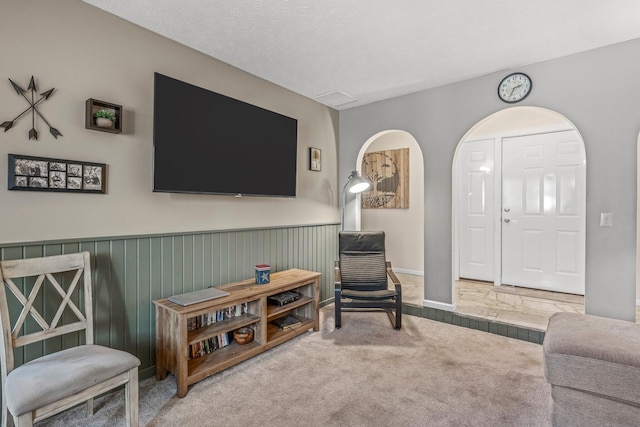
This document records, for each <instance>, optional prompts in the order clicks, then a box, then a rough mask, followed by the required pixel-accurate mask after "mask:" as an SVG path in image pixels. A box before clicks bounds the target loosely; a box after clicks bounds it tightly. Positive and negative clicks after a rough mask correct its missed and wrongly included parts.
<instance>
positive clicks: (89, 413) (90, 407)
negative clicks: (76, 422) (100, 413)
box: [86, 397, 93, 417]
mask: <svg viewBox="0 0 640 427" xmlns="http://www.w3.org/2000/svg"><path fill="white" fill-rule="evenodd" d="M86 403H87V417H93V397H92V398H91V399H89V400H87V402H86Z"/></svg>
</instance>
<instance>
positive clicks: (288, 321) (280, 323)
mask: <svg viewBox="0 0 640 427" xmlns="http://www.w3.org/2000/svg"><path fill="white" fill-rule="evenodd" d="M273 324H274V325H276V326H277V327H278V328H280V329H288V328H294V327H296V326H299V325H301V324H302V321H300V319H298V318H297V317H295V316H291V315H289V316H285V317H280V318H278V319H276V320H274V321H273Z"/></svg>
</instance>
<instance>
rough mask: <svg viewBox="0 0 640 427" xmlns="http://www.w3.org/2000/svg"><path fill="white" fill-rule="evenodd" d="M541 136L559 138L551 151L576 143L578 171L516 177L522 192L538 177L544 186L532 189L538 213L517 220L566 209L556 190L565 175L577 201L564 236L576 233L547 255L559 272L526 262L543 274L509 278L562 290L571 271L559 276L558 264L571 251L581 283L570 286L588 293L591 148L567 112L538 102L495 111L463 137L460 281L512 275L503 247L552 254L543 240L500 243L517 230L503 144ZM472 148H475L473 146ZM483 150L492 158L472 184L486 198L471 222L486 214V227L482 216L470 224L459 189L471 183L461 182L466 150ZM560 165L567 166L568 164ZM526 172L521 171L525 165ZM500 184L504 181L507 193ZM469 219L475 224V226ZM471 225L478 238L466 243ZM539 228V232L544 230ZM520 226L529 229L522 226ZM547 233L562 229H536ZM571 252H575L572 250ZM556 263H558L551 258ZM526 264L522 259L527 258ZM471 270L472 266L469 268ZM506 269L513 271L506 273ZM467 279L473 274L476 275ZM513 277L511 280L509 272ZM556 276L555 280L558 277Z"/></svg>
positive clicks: (457, 242) (459, 154)
mask: <svg viewBox="0 0 640 427" xmlns="http://www.w3.org/2000/svg"><path fill="white" fill-rule="evenodd" d="M569 137H571V138H572V139H571V141H570V144H569V143H567V144H565V143H564V140H562V138H569ZM543 138H547V139H553V140H554V141H555V142H553V141H552V142H551V145H549V146H550V147H552V148H553V149H554V150H555V147H556V146H562V150H565V148H567V147H569V145H571V149H572V150H575V153H573V152H572V155H573V154H575V155H573V157H572V158H571V162H573V163H572V166H575V167H574V168H573V169H572V170H571V172H572V173H574V172H575V174H574V175H572V176H571V177H564V176H560V169H559V167H557V166H551V167H550V169H549V170H548V172H544V173H543V172H542V171H543V169H539V171H534V172H532V177H533V179H532V180H529V178H528V177H526V180H525V176H524V175H522V182H523V183H524V184H522V183H520V181H517V180H516V181H515V185H516V187H515V188H518V187H521V188H523V190H520V189H518V191H525V190H524V188H525V187H527V186H528V185H529V183H530V182H533V183H534V184H535V185H534V187H535V186H538V185H539V188H537V189H539V190H540V191H544V192H545V193H544V194H542V193H540V194H538V195H535V196H534V200H536V203H537V201H540V204H539V208H540V211H539V212H534V213H533V214H529V215H524V217H523V216H521V217H518V218H520V219H519V220H520V221H522V222H523V223H524V221H527V219H526V218H534V215H535V214H539V215H540V216H547V215H556V214H557V213H558V212H560V211H561V209H564V207H563V206H564V205H562V203H561V200H560V199H558V204H557V205H556V197H558V198H559V197H560V194H561V191H564V190H563V187H562V186H563V185H565V183H566V182H571V183H572V184H573V187H574V188H575V193H573V195H575V197H574V199H575V200H574V201H573V202H574V203H573V205H572V207H571V209H573V210H572V212H571V213H570V216H572V218H575V221H574V225H573V227H574V228H572V229H571V233H568V232H564V234H562V235H563V236H570V237H569V238H570V240H571V243H570V245H567V246H565V247H560V246H557V247H558V248H559V249H557V250H555V252H554V254H555V255H553V256H555V259H550V262H549V263H548V264H549V270H552V269H554V268H555V270H556V271H555V272H554V271H552V272H551V273H548V272H546V273H545V272H544V271H542V269H543V267H539V266H537V265H536V266H533V267H531V266H526V265H525V266H523V267H521V269H522V270H525V269H529V270H531V271H534V270H536V269H537V268H540V271H541V272H542V273H541V274H540V275H539V276H536V277H540V278H543V279H538V280H536V279H532V280H530V281H529V282H527V280H529V279H528V278H525V277H524V276H521V277H520V279H521V280H522V283H510V284H515V285H519V286H525V287H532V288H536V289H548V290H559V289H562V286H559V285H558V284H559V283H560V282H561V281H562V280H565V277H568V276H569V275H567V274H564V272H563V274H564V276H562V277H560V276H558V275H556V276H554V275H553V274H554V273H557V272H558V271H559V270H560V269H559V268H558V267H557V265H558V263H559V262H565V261H567V260H568V259H569V258H571V261H570V262H571V263H572V268H573V269H574V270H575V271H571V272H569V273H572V274H573V273H575V278H574V279H575V280H574V282H575V283H576V285H575V286H574V287H572V288H568V289H571V290H569V291H568V292H569V293H577V294H580V293H581V292H582V293H584V270H585V268H584V262H585V256H584V251H585V247H586V242H585V236H586V232H585V209H586V202H585V194H586V179H585V177H586V154H585V151H584V142H583V140H582V137H581V136H580V134H579V132H578V131H577V129H576V127H575V126H574V125H573V123H571V122H570V121H569V120H568V119H567V118H566V117H564V116H563V115H562V114H559V113H557V112H555V111H551V110H547V109H544V108H539V107H511V108H507V109H505V110H501V111H498V112H496V113H494V114H492V115H490V116H488V117H486V118H485V119H483V120H481V121H480V122H478V123H477V124H476V125H475V126H473V127H472V128H471V129H470V130H469V131H468V132H467V133H466V134H465V136H464V137H463V138H462V139H461V140H460V142H459V144H458V147H457V149H456V154H455V156H454V161H453V192H454V194H453V201H454V202H453V205H454V206H453V219H454V220H453V227H454V230H453V251H454V253H453V257H452V258H453V262H454V266H453V269H454V278H455V279H456V280H457V279H460V278H461V277H462V276H467V275H478V276H481V277H476V278H475V279H478V280H484V281H491V282H494V284H495V285H501V284H502V283H503V276H505V274H507V273H505V272H506V271H507V267H510V265H509V264H507V263H509V262H511V258H509V256H505V254H506V255H509V254H511V253H518V254H519V253H520V252H522V253H523V254H524V253H526V252H530V253H533V254H534V255H535V256H534V257H530V258H529V260H531V259H533V258H535V257H536V256H538V255H540V256H539V257H540V258H544V257H548V258H549V257H550V256H549V255H548V254H547V253H546V252H545V251H543V250H541V248H543V246H542V244H541V245H540V246H539V247H534V248H533V250H531V249H528V248H526V247H524V249H523V247H519V248H518V249H517V250H515V251H514V250H513V249H511V250H504V248H503V245H507V244H508V243H507V242H509V241H508V240H507V239H506V237H505V236H508V235H509V233H512V229H511V228H510V227H512V226H513V223H512V224H511V225H508V224H506V223H508V222H510V221H512V219H511V217H512V215H515V212H510V210H511V206H508V202H507V201H508V200H509V197H508V193H507V192H508V191H512V190H511V189H512V188H514V187H513V185H514V184H513V179H511V180H510V181H509V182H510V184H503V167H506V164H507V160H505V162H504V164H503V158H502V157H503V153H504V154H506V153H507V151H506V150H505V151H504V152H503V143H507V142H509V144H513V143H514V142H512V141H520V140H535V144H539V143H538V141H539V140H541V139H543ZM558 139H559V140H558ZM556 140H557V141H556ZM482 144H484V145H482ZM481 145H482V146H483V147H485V148H486V150H485V151H484V152H482V153H481V151H482V150H478V149H476V147H479V146H481ZM468 147H474V148H473V149H469V148H468ZM505 147H509V150H511V149H512V148H511V147H512V145H506V146H505ZM545 150H546V148H545V149H543V145H542V144H541V143H540V150H539V153H543V152H546V151H545ZM548 151H551V150H548ZM552 152H553V154H551V155H548V156H547V157H549V156H551V157H552V158H553V159H556V158H563V157H565V151H562V152H560V151H558V152H556V151H552ZM485 154H486V155H487V156H489V157H491V161H490V162H488V163H486V164H485V165H484V166H483V167H481V168H480V169H479V170H477V171H476V172H478V173H476V174H475V176H476V177H479V178H478V179H479V180H478V182H477V183H474V185H476V186H477V189H478V190H477V191H476V193H477V194H481V196H482V198H481V199H478V201H479V202H481V203H482V205H481V208H482V209H481V210H482V212H473V214H474V215H469V217H474V218H473V220H474V221H475V218H477V217H482V216H483V215H485V216H486V218H484V219H482V221H484V224H488V226H487V227H485V228H483V227H482V226H481V225H478V224H480V223H479V222H478V223H473V224H471V223H470V222H469V221H466V222H465V219H464V218H463V217H464V215H465V213H464V212H463V211H464V209H465V207H464V206H463V205H464V203H463V201H462V200H463V199H462V196H461V194H462V193H461V192H460V190H459V189H460V188H461V187H462V185H463V184H465V185H466V183H463V182H462V181H463V180H462V178H461V171H462V169H463V168H464V167H465V166H463V165H464V163H463V157H464V158H468V156H470V155H473V156H475V158H476V160H478V159H479V160H482V156H484V155H485ZM464 161H467V160H464ZM509 161H510V160H509ZM552 163H553V162H552ZM562 167H564V165H563V166H562ZM553 168H555V169H553ZM530 170H532V171H533V169H530ZM563 170H565V171H568V170H569V168H565V169H563ZM522 173H523V174H524V173H528V172H522ZM469 176H471V175H469ZM506 177H507V174H506V172H505V177H504V178H505V179H506ZM527 180H529V181H527ZM548 180H551V181H548ZM571 180H573V181H571ZM505 182H506V181H505ZM549 182H550V183H549ZM503 186H504V188H505V190H504V191H505V193H504V194H503ZM532 188H533V187H532ZM549 189H551V191H552V193H551V196H549V193H547V191H549ZM465 191H467V190H465ZM465 194H466V193H465ZM469 194H471V193H469ZM522 197H523V196H522V194H518V198H522ZM548 197H552V199H550V200H551V203H550V204H548V200H547V198H548ZM525 203H526V201H525ZM478 206H480V205H478ZM520 210H521V211H522V207H520ZM560 213H562V212H560ZM523 218H525V219H523ZM554 218H556V217H554ZM557 218H560V216H557ZM514 222H516V221H514ZM469 224H471V226H470V225H469ZM524 228H525V230H524V231H526V232H531V231H532V230H533V228H531V227H530V228H527V227H524ZM469 230H473V232H474V233H475V234H474V237H473V238H471V240H472V241H471V243H469V241H465V239H467V236H468V235H470V234H473V233H470V232H469ZM535 231H536V232H538V231H539V230H535ZM520 232H521V233H524V232H523V231H520ZM544 233H546V234H547V235H549V236H551V237H552V239H553V238H555V237H557V236H558V235H559V234H558V233H557V232H556V231H555V230H553V229H551V230H549V231H548V232H545V231H544V229H542V231H541V232H540V233H538V235H543V234H544ZM554 233H555V234H554ZM529 235H530V236H534V235H536V233H533V232H531V233H529ZM521 236H525V234H521ZM552 239H549V243H548V244H552V245H559V243H558V241H557V240H552ZM518 240H519V241H520V242H522V241H526V236H525V237H520V238H519V239H518ZM541 241H542V239H541ZM521 244H522V243H521ZM471 246H473V248H471V249H469V248H470V247H471ZM505 248H506V246H505ZM474 250H475V253H474V254H472V256H471V258H473V260H472V262H470V261H469V259H470V257H469V255H468V252H469V251H474ZM465 251H466V252H465ZM568 254H570V256H569V255H568ZM519 256H520V254H519ZM524 256H525V255H522V257H524ZM481 258H482V259H481ZM554 262H555V263H556V264H555V265H552V264H553V263H554ZM534 263H535V262H534ZM467 264H469V265H471V264H474V266H481V267H482V268H483V270H482V272H480V268H479V269H478V270H477V271H476V270H473V269H469V268H467V267H466V266H467ZM521 264H525V263H524V262H522V263H521ZM540 265H542V261H541V262H540ZM563 267H564V266H563ZM470 270H473V271H471V272H469V271H470ZM565 270H566V268H565ZM461 273H462V274H461ZM534 273H535V272H534ZM536 274H537V273H536ZM507 275H511V274H510V273H508V274H507ZM505 277H506V276H505ZM465 278H469V277H465ZM470 278H471V279H474V277H470ZM510 280H514V279H513V278H510ZM516 280H517V279H516ZM556 280H557V283H555V282H554V281H556ZM572 280H573V279H572ZM556 288H558V289H556ZM452 293H453V300H454V301H455V300H456V298H457V295H456V291H455V286H453V287H452Z"/></svg>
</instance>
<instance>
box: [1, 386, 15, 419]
mask: <svg viewBox="0 0 640 427" xmlns="http://www.w3.org/2000/svg"><path fill="white" fill-rule="evenodd" d="M2 427H13V416H12V415H11V413H10V412H9V410H8V409H7V395H6V391H5V390H4V388H3V389H2Z"/></svg>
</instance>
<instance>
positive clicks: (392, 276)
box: [387, 261, 402, 291]
mask: <svg viewBox="0 0 640 427" xmlns="http://www.w3.org/2000/svg"><path fill="white" fill-rule="evenodd" d="M387 275H388V276H389V278H390V279H391V281H392V282H393V285H394V286H395V288H396V291H399V290H400V288H401V287H402V285H401V284H400V279H398V276H396V273H394V272H393V270H392V269H391V262H390V261H387Z"/></svg>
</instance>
